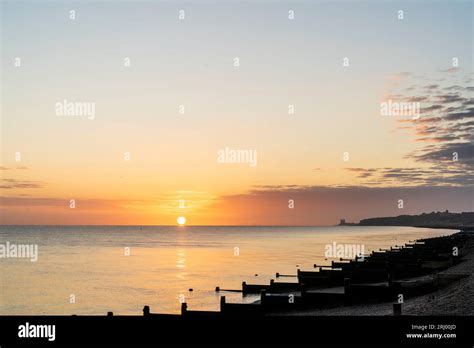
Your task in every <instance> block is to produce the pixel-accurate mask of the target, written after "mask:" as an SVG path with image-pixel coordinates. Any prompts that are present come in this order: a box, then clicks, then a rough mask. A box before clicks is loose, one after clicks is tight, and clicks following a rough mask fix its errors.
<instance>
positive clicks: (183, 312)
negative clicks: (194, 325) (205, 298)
mask: <svg viewBox="0 0 474 348" xmlns="http://www.w3.org/2000/svg"><path fill="white" fill-rule="evenodd" d="M187 311H188V305H187V304H186V302H183V303H181V315H185V314H186V312H187Z"/></svg>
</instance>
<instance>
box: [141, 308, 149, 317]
mask: <svg viewBox="0 0 474 348" xmlns="http://www.w3.org/2000/svg"><path fill="white" fill-rule="evenodd" d="M147 315H150V307H148V306H145V307H143V316H145V317H146V316H147Z"/></svg>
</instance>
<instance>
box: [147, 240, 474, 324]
mask: <svg viewBox="0 0 474 348" xmlns="http://www.w3.org/2000/svg"><path fill="white" fill-rule="evenodd" d="M473 240H474V236H473V235H472V233H463V232H459V233H456V234H453V235H450V236H443V237H436V238H427V239H423V240H417V241H410V242H409V243H407V244H405V245H404V246H396V247H392V248H390V249H387V250H385V251H374V252H372V253H371V254H369V255H364V257H362V258H360V257H359V258H357V257H356V258H355V259H340V260H339V261H332V262H331V265H328V266H318V267H317V270H312V271H302V270H300V269H298V270H297V274H296V275H295V277H296V280H297V282H280V281H275V280H273V279H272V280H270V283H269V284H247V282H245V281H244V282H242V289H241V290H224V289H222V290H221V289H220V288H219V287H216V291H236V292H242V294H243V295H244V296H245V295H247V294H259V295H260V300H259V301H256V302H255V303H228V302H226V298H225V296H221V301H220V310H219V311H193V310H189V309H188V306H187V304H186V303H183V304H182V307H181V315H182V316H183V317H207V316H221V317H241V316H244V317H245V316H262V315H266V314H269V313H272V312H281V311H291V310H300V309H310V308H328V307H337V306H347V305H352V304H356V303H371V302H388V301H394V302H396V301H397V300H398V301H399V300H400V296H402V297H403V298H408V297H413V296H420V295H423V294H427V293H430V292H433V291H436V290H437V289H439V288H441V287H444V286H446V285H448V284H450V283H452V282H453V281H456V280H459V279H461V278H462V277H464V276H466V275H447V274H446V275H444V274H443V275H440V274H439V272H440V271H442V270H445V269H446V268H448V267H450V266H452V265H455V264H457V263H459V262H462V258H463V256H464V255H466V253H467V252H468V249H471V248H472V247H473ZM315 266H316V265H315ZM278 275H279V273H277V278H278ZM285 276H290V275H285ZM394 311H395V312H396V313H398V312H399V311H401V306H399V305H398V304H397V306H394ZM144 315H145V316H147V315H154V314H151V313H150V309H149V307H148V306H145V308H144Z"/></svg>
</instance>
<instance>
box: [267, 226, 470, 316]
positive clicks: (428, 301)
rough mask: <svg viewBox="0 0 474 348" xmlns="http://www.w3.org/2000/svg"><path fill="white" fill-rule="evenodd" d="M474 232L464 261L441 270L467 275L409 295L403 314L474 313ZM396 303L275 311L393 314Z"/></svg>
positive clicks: (324, 313)
mask: <svg viewBox="0 0 474 348" xmlns="http://www.w3.org/2000/svg"><path fill="white" fill-rule="evenodd" d="M473 271H474V234H472V235H471V236H470V245H469V247H468V250H467V253H466V254H465V255H463V261H462V262H461V263H459V264H457V265H454V266H452V267H449V268H447V269H446V270H444V271H441V272H439V274H440V275H443V274H445V275H449V274H452V275H454V274H468V276H467V277H466V278H463V279H459V280H457V281H455V282H453V283H452V284H449V285H448V286H446V287H444V288H441V289H438V290H437V291H435V292H432V293H428V294H425V295H421V296H417V297H412V298H407V299H405V301H404V303H403V304H402V314H403V315H411V316H423V315H426V316H432V315H438V316H448V315H459V316H470V315H472V313H474V277H473ZM392 305H393V302H382V303H372V304H358V305H353V306H346V307H336V308H327V309H308V310H298V311H292V312H279V313H274V314H273V315H275V316H385V315H393V307H392Z"/></svg>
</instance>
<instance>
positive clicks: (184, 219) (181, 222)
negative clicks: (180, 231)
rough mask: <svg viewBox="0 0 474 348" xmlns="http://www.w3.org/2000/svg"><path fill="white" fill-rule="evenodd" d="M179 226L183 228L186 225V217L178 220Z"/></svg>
mask: <svg viewBox="0 0 474 348" xmlns="http://www.w3.org/2000/svg"><path fill="white" fill-rule="evenodd" d="M176 221H177V222H178V225H180V226H183V225H185V224H186V218H185V217H184V216H180V217H179V218H178V219H177V220H176Z"/></svg>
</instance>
